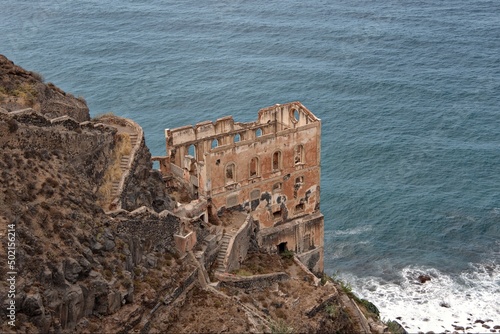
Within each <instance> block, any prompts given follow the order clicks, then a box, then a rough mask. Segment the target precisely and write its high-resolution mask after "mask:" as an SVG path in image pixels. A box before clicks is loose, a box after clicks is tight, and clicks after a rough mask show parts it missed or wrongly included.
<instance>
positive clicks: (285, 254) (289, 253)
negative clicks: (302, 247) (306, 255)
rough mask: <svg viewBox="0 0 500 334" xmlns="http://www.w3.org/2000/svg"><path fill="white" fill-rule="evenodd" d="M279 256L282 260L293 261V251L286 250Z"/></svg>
mask: <svg viewBox="0 0 500 334" xmlns="http://www.w3.org/2000/svg"><path fill="white" fill-rule="evenodd" d="M280 255H281V257H282V258H283V259H293V251H291V250H288V249H287V250H286V251H284V252H282V253H280Z"/></svg>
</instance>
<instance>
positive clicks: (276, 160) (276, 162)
mask: <svg viewBox="0 0 500 334" xmlns="http://www.w3.org/2000/svg"><path fill="white" fill-rule="evenodd" d="M280 168H281V151H276V152H274V153H273V171H275V170H279V169H280Z"/></svg>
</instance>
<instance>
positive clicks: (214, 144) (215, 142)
mask: <svg viewBox="0 0 500 334" xmlns="http://www.w3.org/2000/svg"><path fill="white" fill-rule="evenodd" d="M217 146H219V140H217V139H214V140H212V148H216V147H217Z"/></svg>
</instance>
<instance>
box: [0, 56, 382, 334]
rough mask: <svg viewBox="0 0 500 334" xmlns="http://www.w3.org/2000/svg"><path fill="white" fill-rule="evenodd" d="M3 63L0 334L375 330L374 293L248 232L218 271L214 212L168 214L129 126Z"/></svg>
mask: <svg viewBox="0 0 500 334" xmlns="http://www.w3.org/2000/svg"><path fill="white" fill-rule="evenodd" d="M2 64H7V67H4V66H3V65H2V72H0V76H1V78H2V79H1V82H2V86H0V93H1V94H3V95H0V96H1V98H2V99H3V100H1V101H2V102H1V103H2V104H1V105H2V108H3V109H0V133H1V134H2V135H1V136H0V170H1V173H0V243H1V245H2V246H1V247H0V258H1V259H8V258H9V259H10V257H9V256H11V257H12V259H13V262H12V268H8V267H7V266H5V265H2V266H0V300H1V309H0V317H1V318H2V320H3V319H5V321H2V325H1V327H0V331H1V332H6V333H32V332H42V333H56V332H57V333H95V332H106V333H128V332H141V333H165V332H171V333H179V332H213V333H215V332H218V333H220V332H260V333H261V332H269V333H271V332H274V333H277V332H287V333H291V332H310V333H320V332H366V333H367V332H378V333H382V332H383V331H384V330H385V329H386V326H385V325H384V324H383V323H381V322H380V321H379V320H378V315H377V312H378V311H377V310H376V308H375V307H373V305H372V304H370V303H369V302H366V301H362V300H359V299H357V298H355V297H354V296H353V295H351V294H350V292H349V291H348V289H347V290H346V289H345V288H343V287H342V286H341V285H339V284H338V283H336V282H334V281H332V280H330V279H328V278H327V277H323V279H321V280H320V279H319V278H317V277H315V276H314V275H312V274H311V273H310V272H309V271H308V269H307V268H305V267H304V266H303V265H301V264H300V261H298V259H297V258H296V257H294V256H293V254H290V253H285V254H282V255H281V256H280V255H277V254H275V255H270V254H265V253H263V252H262V251H261V250H259V249H258V248H256V247H255V243H252V242H251V245H254V246H250V247H249V250H248V254H249V255H248V257H247V258H246V259H241V263H240V264H241V268H240V269H239V270H238V271H234V272H229V273H224V274H218V273H217V270H216V269H217V268H216V266H217V254H218V253H220V252H221V250H223V249H224V247H226V246H227V244H226V243H225V242H224V240H226V239H225V237H226V236H227V234H226V233H225V232H226V231H225V229H226V228H228V227H227V226H226V223H227V222H226V221H224V219H225V218H224V217H222V218H223V219H222V220H219V219H218V218H217V217H216V216H214V217H210V219H207V217H203V218H202V217H196V216H195V217H189V216H188V215H184V216H182V215H179V214H178V213H175V210H176V205H175V202H174V201H173V200H172V199H171V198H170V196H169V192H170V191H169V188H168V187H165V180H164V179H163V178H162V176H161V174H160V173H159V172H158V171H156V170H153V169H152V164H151V155H150V153H149V150H148V148H147V146H146V145H145V142H144V137H143V136H142V134H141V133H142V132H141V131H142V130H140V131H139V129H138V128H137V127H136V126H135V125H134V124H135V123H133V122H131V121H129V120H125V119H122V118H120V117H116V116H113V115H108V116H106V117H101V118H99V119H93V120H90V119H89V117H88V109H87V108H86V105H85V103H84V102H83V100H81V99H75V98H74V97H72V96H70V95H69V94H66V93H62V92H60V91H59V90H58V89H55V88H52V87H51V86H50V85H45V84H44V83H43V82H42V81H41V80H38V79H37V78H36V75H33V74H32V73H31V72H28V71H25V70H22V69H20V68H19V67H17V66H15V65H13V64H12V63H11V62H10V61H8V60H6V59H5V57H3V58H2ZM5 68H7V70H4V69H5ZM20 86H22V87H24V88H22V89H27V88H26V87H28V86H29V87H32V88H33V87H34V88H33V89H34V92H31V93H29V94H31V95H24V93H22V92H24V91H23V90H21V91H19V90H18V92H17V93H16V89H15V87H20ZM54 87H55V86H54ZM63 105H64V106H65V107H64V108H62V107H61V106H63ZM26 107H30V108H28V109H26ZM19 108H22V109H23V110H18V109H19ZM9 109H10V110H9ZM55 116H58V117H55ZM68 116H69V117H68ZM132 128H133V129H135V130H137V131H135V130H134V131H132V130H131V129H132ZM135 135H137V137H135ZM116 184H118V186H116ZM195 209H196V208H195ZM228 214H229V216H226V218H227V217H229V218H228V219H230V220H231V219H233V218H234V217H236V214H234V215H233V216H231V212H228ZM234 219H236V218H234ZM248 223H249V224H251V221H248ZM251 226H252V225H249V227H251ZM252 230H253V229H251V228H249V229H248V231H250V232H251V231H252ZM249 237H250V238H252V236H251V235H250V236H249ZM11 239H13V241H12V242H11ZM188 244H189V245H190V246H189V247H187V246H186V245H188ZM188 249H189V250H188ZM5 261H6V260H5ZM8 279H9V280H8ZM12 279H13V280H12ZM11 305H14V308H12V307H11Z"/></svg>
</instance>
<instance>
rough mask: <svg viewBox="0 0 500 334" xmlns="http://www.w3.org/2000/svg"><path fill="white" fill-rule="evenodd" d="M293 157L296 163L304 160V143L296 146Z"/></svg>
mask: <svg viewBox="0 0 500 334" xmlns="http://www.w3.org/2000/svg"><path fill="white" fill-rule="evenodd" d="M293 159H294V163H295V164H300V163H303V162H304V146H303V145H297V146H295V149H294V157H293Z"/></svg>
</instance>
